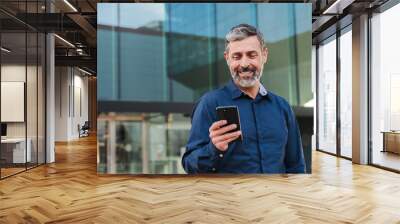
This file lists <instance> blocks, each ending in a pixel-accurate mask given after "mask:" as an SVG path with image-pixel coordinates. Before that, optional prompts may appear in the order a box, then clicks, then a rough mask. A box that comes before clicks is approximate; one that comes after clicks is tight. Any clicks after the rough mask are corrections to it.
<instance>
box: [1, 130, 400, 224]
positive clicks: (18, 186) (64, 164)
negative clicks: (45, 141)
mask: <svg viewBox="0 0 400 224" xmlns="http://www.w3.org/2000/svg"><path fill="white" fill-rule="evenodd" d="M56 159H57V161H56V163H55V164H50V165H46V166H41V167H39V168H36V169H33V170H30V171H28V172H26V173H22V174H19V175H17V176H14V177H10V178H8V179H5V180H2V181H0V223H44V222H48V223H374V224H375V223H385V224H386V223H400V175H399V174H395V173H391V172H387V171H384V170H380V169H377V168H374V167H369V166H359V165H352V164H351V162H350V161H347V160H343V159H337V158H335V157H333V156H330V155H326V154H323V153H319V152H315V153H314V154H313V174H312V175H291V176H281V175H272V176H261V175H259V176H257V175H253V176H246V175H242V176H191V177H188V176H183V177H181V176H172V177H171V176H167V177H166V176H162V177H160V176H158V177H157V178H154V177H145V176H141V177H129V176H98V175H97V174H96V139H95V138H94V137H90V138H84V139H82V140H81V141H76V142H71V143H69V144H58V145H57V147H56Z"/></svg>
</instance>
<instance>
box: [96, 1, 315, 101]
mask: <svg viewBox="0 0 400 224" xmlns="http://www.w3.org/2000/svg"><path fill="white" fill-rule="evenodd" d="M238 11H240V12H241V13H240V14H237V12H238ZM98 15H99V16H98V34H99V35H98V41H99V42H98V45H99V48H98V49H99V54H98V55H99V57H98V58H99V59H98V60H99V63H98V64H99V77H98V80H99V81H98V83H99V91H98V92H99V99H100V100H121V101H122V100H123V101H163V102H165V101H167V102H171V101H172V102H195V101H196V100H197V99H199V97H200V96H202V95H203V94H204V93H205V92H206V91H209V90H211V89H215V88H217V87H219V86H222V85H224V84H225V83H226V82H227V81H228V80H229V79H230V74H229V70H228V68H227V66H226V62H225V59H224V57H223V53H224V50H225V40H224V37H225V35H226V33H227V32H228V31H229V29H230V28H231V27H233V26H234V25H237V24H239V23H249V24H252V25H254V26H257V27H258V28H259V29H260V31H261V32H263V33H264V34H265V39H266V45H267V47H268V49H269V55H270V57H269V61H268V63H267V64H266V66H265V68H264V73H263V74H264V75H263V76H262V82H263V83H264V84H265V85H266V86H267V88H268V89H270V90H271V91H273V92H276V93H278V94H280V95H282V96H283V97H285V98H287V99H288V101H289V102H290V103H291V104H292V105H304V104H305V103H307V102H308V101H310V100H311V99H312V94H311V88H310V87H311V86H310V85H311V84H310V83H311V67H310V60H311V42H310V41H309V40H310V38H311V25H310V23H309V22H301V21H311V7H310V5H305V4H304V5H303V4H248V3H243V4H226V3H224V4H222V3H218V4H215V3H209V4H189V3H187V4H181V3H180V4H175V3H172V4H123V3H104V4H99V5H98ZM198 18H202V19H200V20H199V19H198ZM227 18H229V19H227ZM263 21H273V23H269V22H263ZM149 87H151V88H149Z"/></svg>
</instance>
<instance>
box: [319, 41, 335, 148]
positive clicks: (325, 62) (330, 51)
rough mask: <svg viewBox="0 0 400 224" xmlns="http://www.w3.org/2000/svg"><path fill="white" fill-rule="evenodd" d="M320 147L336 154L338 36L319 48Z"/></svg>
mask: <svg viewBox="0 0 400 224" xmlns="http://www.w3.org/2000/svg"><path fill="white" fill-rule="evenodd" d="M318 69H319V71H318V76H319V77H318V89H319V93H318V105H319V109H318V110H319V111H318V131H319V133H318V137H319V139H318V147H319V149H321V150H324V151H327V152H330V153H335V154H336V36H333V37H332V38H330V39H329V40H328V41H327V42H326V43H323V44H322V45H320V46H319V48H318Z"/></svg>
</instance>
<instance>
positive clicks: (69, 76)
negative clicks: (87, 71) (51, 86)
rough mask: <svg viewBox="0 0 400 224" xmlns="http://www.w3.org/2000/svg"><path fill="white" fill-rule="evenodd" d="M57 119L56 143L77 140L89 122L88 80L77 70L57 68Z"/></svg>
mask: <svg viewBox="0 0 400 224" xmlns="http://www.w3.org/2000/svg"><path fill="white" fill-rule="evenodd" d="M79 101H81V102H79ZM80 106H81V110H82V111H81V113H80V108H79V107H80ZM55 119H56V122H55V123H56V133H55V134H56V136H55V140H56V141H70V140H73V139H77V138H78V137H79V135H78V134H79V133H78V124H80V125H81V126H82V125H83V124H84V122H85V121H87V120H88V78H87V77H86V76H84V74H83V73H82V72H80V71H79V70H77V69H76V68H72V67H56V93H55Z"/></svg>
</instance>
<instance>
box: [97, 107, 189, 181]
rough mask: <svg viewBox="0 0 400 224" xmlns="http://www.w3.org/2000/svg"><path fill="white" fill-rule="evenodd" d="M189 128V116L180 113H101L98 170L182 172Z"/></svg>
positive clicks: (156, 172) (109, 171)
mask: <svg viewBox="0 0 400 224" xmlns="http://www.w3.org/2000/svg"><path fill="white" fill-rule="evenodd" d="M189 130H190V118H188V117H185V116H183V115H182V114H172V113H171V114H160V113H148V114H136V113H131V114H119V115H115V114H113V113H109V114H102V115H100V116H99V126H98V141H99V145H98V147H99V148H98V151H99V153H98V155H99V166H98V171H99V172H107V173H152V174H171V173H185V172H184V170H183V169H182V166H181V158H182V155H183V153H184V151H185V145H186V142H187V137H188V134H189Z"/></svg>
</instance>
